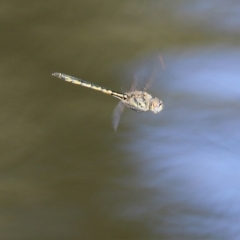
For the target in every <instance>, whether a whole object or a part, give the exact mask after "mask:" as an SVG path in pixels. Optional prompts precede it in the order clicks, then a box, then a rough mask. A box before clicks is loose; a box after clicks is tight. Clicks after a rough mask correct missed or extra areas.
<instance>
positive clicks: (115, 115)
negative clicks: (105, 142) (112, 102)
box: [112, 102, 125, 132]
mask: <svg viewBox="0 0 240 240" xmlns="http://www.w3.org/2000/svg"><path fill="white" fill-rule="evenodd" d="M124 108H125V105H124V103H123V102H119V103H118V105H117V106H116V107H115V109H114V111H113V115H112V124H113V128H114V130H115V132H116V131H117V127H118V124H119V121H120V118H121V115H122V112H123V110H124Z"/></svg>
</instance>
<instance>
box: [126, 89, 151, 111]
mask: <svg viewBox="0 0 240 240" xmlns="http://www.w3.org/2000/svg"><path fill="white" fill-rule="evenodd" d="M151 99H152V96H151V95H150V94H148V93H146V92H142V91H134V92H129V93H127V99H126V100H124V101H123V102H124V103H125V105H127V106H128V107H129V108H131V109H133V110H135V111H137V112H147V111H149V110H150V108H149V107H150V102H151Z"/></svg>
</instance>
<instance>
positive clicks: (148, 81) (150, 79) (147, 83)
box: [143, 55, 165, 91]
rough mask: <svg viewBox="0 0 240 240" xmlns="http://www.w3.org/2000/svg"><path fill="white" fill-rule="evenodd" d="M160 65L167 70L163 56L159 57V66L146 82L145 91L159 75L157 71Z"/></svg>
mask: <svg viewBox="0 0 240 240" xmlns="http://www.w3.org/2000/svg"><path fill="white" fill-rule="evenodd" d="M159 63H160V65H161V67H162V68H163V69H165V63H164V60H163V58H162V56H161V55H159V56H158V64H157V66H155V67H154V69H153V71H152V73H151V75H150V77H149V78H148V79H147V80H145V81H144V87H143V90H144V91H146V90H147V89H148V88H149V87H150V86H151V85H152V83H153V81H154V79H155V78H156V75H157V69H158V67H159Z"/></svg>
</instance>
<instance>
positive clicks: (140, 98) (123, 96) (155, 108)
mask: <svg viewBox="0 0 240 240" xmlns="http://www.w3.org/2000/svg"><path fill="white" fill-rule="evenodd" d="M52 75H53V76H55V77H58V78H60V79H62V80H64V81H66V82H71V83H74V84H77V85H81V86H83V87H87V88H91V89H94V90H97V91H100V92H103V93H105V94H108V95H111V96H113V97H115V98H117V99H119V100H120V102H119V104H118V105H117V107H116V108H115V109H114V112H113V127H114V129H115V131H116V130H117V127H118V123H119V120H120V117H121V113H122V111H123V109H124V106H127V107H129V108H130V109H132V110H134V111H136V112H148V111H151V112H153V113H159V112H160V111H161V110H162V109H163V103H162V101H161V100H159V99H158V98H153V97H152V96H151V95H150V94H149V93H147V92H145V91H130V92H127V93H118V92H115V91H112V90H109V89H106V88H103V87H100V86H98V85H95V84H92V83H89V82H87V81H84V80H81V79H79V78H76V77H72V76H69V75H66V74H63V73H53V74H52Z"/></svg>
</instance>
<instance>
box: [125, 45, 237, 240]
mask: <svg viewBox="0 0 240 240" xmlns="http://www.w3.org/2000/svg"><path fill="white" fill-rule="evenodd" d="M237 51H238V49H235V50H233V51H232V52H231V51H229V52H227V51H221V52H220V51H217V50H216V51H211V52H209V51H208V50H199V51H194V52H189V53H187V54H184V55H178V56H177V55H174V54H172V55H171V56H169V57H167V60H166V59H165V60H166V62H167V63H166V65H167V69H166V71H165V72H164V74H161V75H158V80H157V83H155V87H154V88H153V89H154V90H153V91H154V93H155V95H156V94H157V93H158V92H159V93H161V94H162V95H161V96H162V99H163V101H164V103H165V109H164V110H163V112H162V113H160V114H159V115H144V116H143V115H141V116H140V117H139V121H136V120H133V118H135V117H136V116H132V115H131V117H130V119H128V122H131V121H132V123H130V124H132V125H133V122H134V126H132V127H133V128H134V127H135V129H136V133H134V134H133V133H132V132H131V134H130V133H128V134H126V135H127V137H128V138H129V139H130V142H129V143H128V144H127V145H126V146H125V149H126V151H127V152H128V154H129V156H132V157H130V158H129V159H128V161H129V163H130V164H132V166H133V168H134V169H135V171H136V174H135V175H134V177H132V179H131V181H126V182H124V184H126V185H128V186H129V182H131V185H132V186H131V187H132V188H133V189H138V190H139V191H142V193H143V199H144V200H143V201H137V202H135V203H134V204H133V205H131V206H125V207H124V208H123V210H122V214H123V216H125V217H127V218H138V219H142V221H144V222H145V223H146V224H147V225H149V228H151V229H152V231H153V232H154V233H155V234H157V235H158V236H159V235H162V236H165V237H166V239H172V238H174V239H198V238H201V239H202V238H203V237H209V239H213V238H214V239H239V238H240V230H239V221H240V205H239V202H240V161H239V152H240V150H239V147H238V144H239V142H240V129H239V119H240V113H239V107H240V103H239V98H240V77H239V76H240V69H239V59H240V54H238V53H237ZM170 64H171V66H169V65H170ZM163 78H164V79H163ZM160 79H161V80H160ZM158 89H159V91H158ZM164 91H165V92H167V93H168V94H164ZM124 123H125V124H127V123H126V121H125V122H124ZM136 124H137V125H136ZM129 127H131V126H129ZM133 156H134V157H133ZM140 202H141V203H140ZM136 209H137V210H136Z"/></svg>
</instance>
